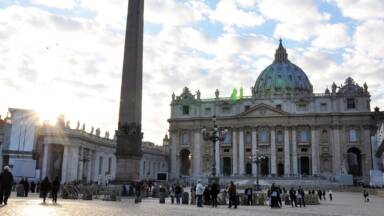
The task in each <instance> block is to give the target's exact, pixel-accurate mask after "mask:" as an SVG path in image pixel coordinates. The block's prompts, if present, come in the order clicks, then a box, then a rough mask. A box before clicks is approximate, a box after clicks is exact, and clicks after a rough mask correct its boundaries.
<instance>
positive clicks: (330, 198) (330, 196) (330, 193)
mask: <svg viewBox="0 0 384 216" xmlns="http://www.w3.org/2000/svg"><path fill="white" fill-rule="evenodd" d="M328 194H329V200H331V201H332V199H333V194H332V190H329V191H328Z"/></svg>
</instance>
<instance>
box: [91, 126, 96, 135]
mask: <svg viewBox="0 0 384 216" xmlns="http://www.w3.org/2000/svg"><path fill="white" fill-rule="evenodd" d="M94 129H95V128H94V127H93V126H92V127H91V134H93V131H94Z"/></svg>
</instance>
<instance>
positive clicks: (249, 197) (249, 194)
mask: <svg viewBox="0 0 384 216" xmlns="http://www.w3.org/2000/svg"><path fill="white" fill-rule="evenodd" d="M244 192H245V195H246V196H247V204H248V205H250V206H251V205H252V194H253V189H252V188H247V189H245V191H244Z"/></svg>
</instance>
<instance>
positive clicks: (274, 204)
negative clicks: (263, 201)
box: [270, 183, 280, 208]
mask: <svg viewBox="0 0 384 216" xmlns="http://www.w3.org/2000/svg"><path fill="white" fill-rule="evenodd" d="M270 196H271V208H279V207H280V206H279V188H278V187H276V186H275V183H273V184H272V186H271V189H270Z"/></svg>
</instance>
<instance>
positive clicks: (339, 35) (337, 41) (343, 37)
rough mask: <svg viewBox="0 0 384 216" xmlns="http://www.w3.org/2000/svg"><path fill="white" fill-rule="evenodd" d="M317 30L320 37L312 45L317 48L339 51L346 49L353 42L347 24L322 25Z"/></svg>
mask: <svg viewBox="0 0 384 216" xmlns="http://www.w3.org/2000/svg"><path fill="white" fill-rule="evenodd" d="M316 30H317V35H318V36H317V37H316V38H315V40H314V41H313V43H312V44H313V46H315V47H319V48H325V49H337V48H342V47H345V46H347V45H348V44H350V42H351V38H350V37H349V35H348V27H347V25H345V24H341V23H339V24H325V25H320V26H319V27H318V28H317V29H316Z"/></svg>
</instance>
